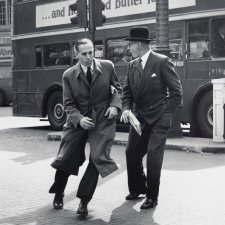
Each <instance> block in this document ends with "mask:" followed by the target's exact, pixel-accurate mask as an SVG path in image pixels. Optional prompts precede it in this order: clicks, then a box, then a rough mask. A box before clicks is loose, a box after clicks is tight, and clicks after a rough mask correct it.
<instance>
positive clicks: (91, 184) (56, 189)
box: [49, 156, 99, 201]
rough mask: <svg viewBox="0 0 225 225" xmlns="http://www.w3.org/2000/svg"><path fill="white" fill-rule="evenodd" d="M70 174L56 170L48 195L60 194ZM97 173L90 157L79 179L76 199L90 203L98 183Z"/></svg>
mask: <svg viewBox="0 0 225 225" xmlns="http://www.w3.org/2000/svg"><path fill="white" fill-rule="evenodd" d="M69 176H70V174H68V173H66V172H64V171H62V170H56V174H55V182H54V183H53V185H52V186H51V188H50V190H49V193H59V194H62V193H63V192H64V190H65V188H66V184H67V181H68V178H69ZM98 177H99V172H98V170H97V169H96V167H95V165H94V163H93V161H92V159H91V156H90V158H89V163H88V166H87V169H86V171H85V173H84V175H83V177H82V179H81V182H80V184H79V187H78V191H77V197H78V198H80V199H84V200H87V201H90V200H91V198H92V196H93V194H94V191H95V189H96V186H97V183H98Z"/></svg>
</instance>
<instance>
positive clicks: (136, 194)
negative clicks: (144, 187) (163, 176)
mask: <svg viewBox="0 0 225 225" xmlns="http://www.w3.org/2000/svg"><path fill="white" fill-rule="evenodd" d="M139 195H140V193H132V194H131V193H130V194H129V195H127V196H126V200H136V199H138V197H139Z"/></svg>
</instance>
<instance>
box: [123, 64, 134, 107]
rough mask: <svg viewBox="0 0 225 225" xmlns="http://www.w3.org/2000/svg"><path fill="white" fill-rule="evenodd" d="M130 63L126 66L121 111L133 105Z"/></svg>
mask: <svg viewBox="0 0 225 225" xmlns="http://www.w3.org/2000/svg"><path fill="white" fill-rule="evenodd" d="M129 71H130V64H129V65H128V68H127V77H126V82H125V85H124V86H123V95H122V111H125V110H130V109H131V108H132V105H133V95H132V91H131V87H130V74H129Z"/></svg>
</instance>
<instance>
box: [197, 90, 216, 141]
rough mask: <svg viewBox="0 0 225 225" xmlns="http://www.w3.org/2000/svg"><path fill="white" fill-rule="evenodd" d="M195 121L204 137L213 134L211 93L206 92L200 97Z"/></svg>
mask: <svg viewBox="0 0 225 225" xmlns="http://www.w3.org/2000/svg"><path fill="white" fill-rule="evenodd" d="M197 121H198V126H199V129H200V131H201V133H202V135H203V136H204V137H206V138H212V136H213V93H212V91H209V92H207V93H206V94H205V95H204V96H203V97H202V99H201V101H200V102H199V105H198V109H197Z"/></svg>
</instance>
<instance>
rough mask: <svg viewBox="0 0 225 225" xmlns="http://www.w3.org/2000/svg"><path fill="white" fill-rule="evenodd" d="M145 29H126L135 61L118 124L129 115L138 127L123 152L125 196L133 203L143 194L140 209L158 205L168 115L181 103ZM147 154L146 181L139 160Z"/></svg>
mask: <svg viewBox="0 0 225 225" xmlns="http://www.w3.org/2000/svg"><path fill="white" fill-rule="evenodd" d="M149 37H150V35H149V30H148V28H147V27H134V28H131V29H130V37H129V38H126V40H129V47H130V51H131V54H132V56H133V57H134V58H135V59H134V60H133V61H131V62H130V63H129V65H128V73H127V80H126V84H125V86H124V88H123V97H122V111H123V112H122V115H121V121H124V122H125V123H127V122H128V121H129V111H130V110H132V109H134V114H135V116H136V117H137V119H138V120H139V122H140V123H141V129H142V134H141V135H140V136H139V134H138V133H137V132H136V131H135V129H134V128H133V127H131V129H130V132H129V138H128V144H127V148H126V160H127V174H128V188H129V192H130V193H129V194H128V195H127V196H126V200H135V199H137V198H138V197H139V195H140V194H146V200H145V201H144V203H143V204H142V206H141V209H148V208H153V207H155V206H156V205H157V203H158V194H159V184H160V174H161V168H162V162H163V154H164V147H165V142H166V138H167V133H168V130H169V128H170V126H171V120H172V114H173V112H174V111H175V110H176V108H177V107H178V106H180V105H181V102H182V88H181V83H180V80H179V77H178V75H177V74H176V72H175V70H174V66H173V64H172V62H171V61H170V60H169V58H168V57H166V56H164V55H161V54H157V53H155V52H153V51H152V50H151V49H150V47H149V43H150V38H149ZM146 153H147V177H146V176H145V173H144V170H143V164H142V161H143V157H144V155H145V154H146Z"/></svg>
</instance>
